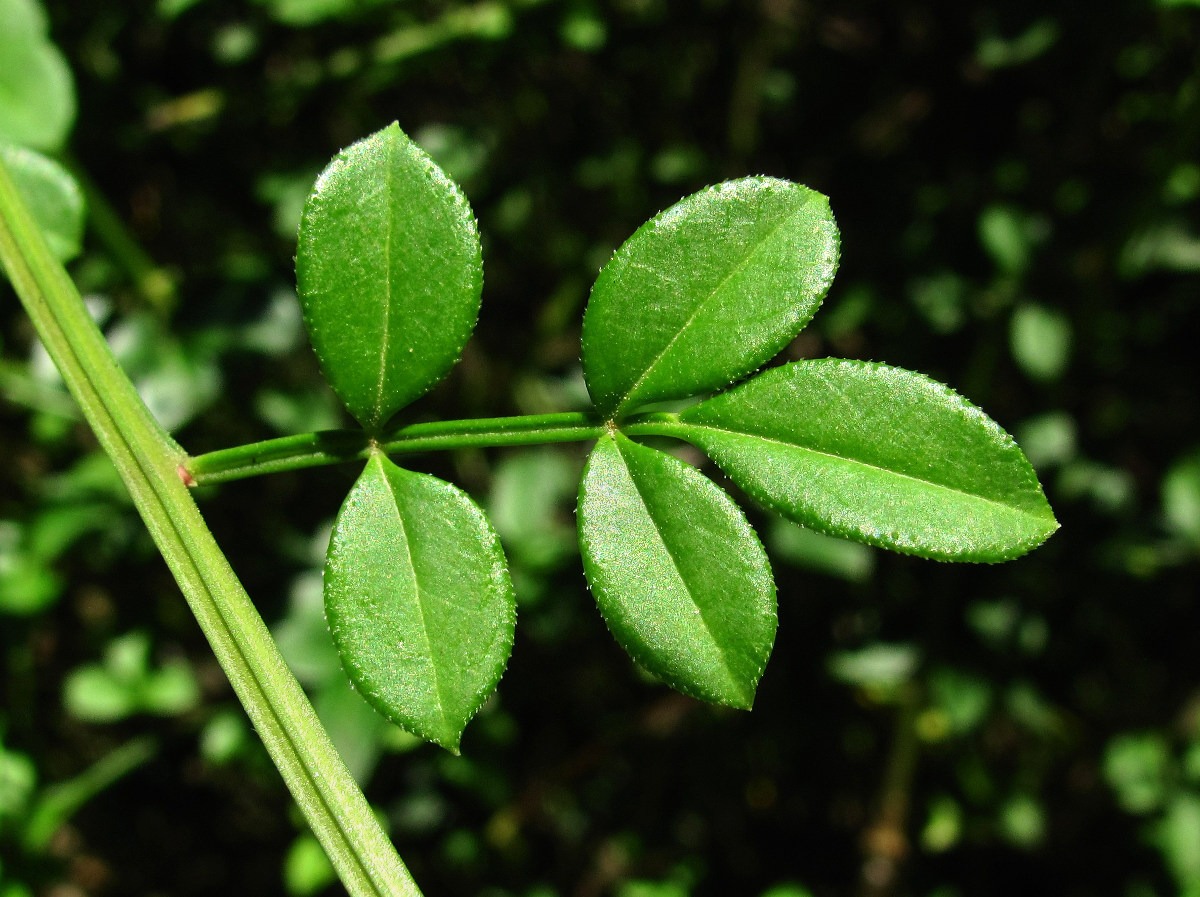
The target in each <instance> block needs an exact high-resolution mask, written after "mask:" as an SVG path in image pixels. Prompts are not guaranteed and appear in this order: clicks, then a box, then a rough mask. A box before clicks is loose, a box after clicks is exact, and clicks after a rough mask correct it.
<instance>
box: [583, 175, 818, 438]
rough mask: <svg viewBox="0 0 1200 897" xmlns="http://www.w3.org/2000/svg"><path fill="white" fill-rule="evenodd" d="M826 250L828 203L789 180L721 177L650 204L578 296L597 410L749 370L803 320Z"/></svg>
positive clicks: (695, 389)
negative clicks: (658, 207)
mask: <svg viewBox="0 0 1200 897" xmlns="http://www.w3.org/2000/svg"><path fill="white" fill-rule="evenodd" d="M837 259H838V232H837V225H836V224H835V223H834V220H833V214H832V213H831V212H830V210H829V201H828V200H827V199H826V198H825V197H824V196H822V195H821V194H820V193H816V192H815V191H813V190H810V189H808V188H807V187H802V186H800V185H799V184H792V183H789V182H787V181H781V180H776V179H774V178H745V179H743V180H738V181H728V182H726V183H723V184H718V185H717V186H715V187H709V188H708V189H706V190H702V191H700V192H699V193H695V194H693V195H692V196H689V197H687V198H686V199H683V200H682V201H680V202H679V203H677V204H675V205H674V206H672V207H671V208H669V209H667V210H666V211H665V212H661V213H659V214H658V215H657V216H655V217H654V218H653V219H652V220H651V221H649V222H647V223H646V224H644V225H643V226H642V227H640V228H638V230H637V232H636V233H634V235H633V236H632V237H630V238H629V239H628V240H627V241H626V242H625V244H624V245H623V246H621V248H620V249H618V250H617V252H616V254H615V255H614V256H613V258H612V260H611V261H609V263H608V264H607V265H605V266H604V269H603V270H602V271H601V272H600V276H599V277H598V278H597V279H596V284H595V286H594V287H593V288H592V294H591V298H590V299H589V300H588V306H587V311H586V312H585V314H584V318H583V370H584V375H585V377H586V378H587V384H588V390H589V391H590V392H591V395H592V400H593V401H594V402H595V404H596V407H597V409H598V410H599V411H600V413H601V414H603V415H604V416H606V417H609V418H611V417H614V416H616V415H620V414H622V413H624V412H626V411H630V410H633V409H634V408H635V407H636V406H638V405H644V404H646V403H648V402H656V401H662V400H665V399H677V398H685V397H687V396H692V395H695V394H697V393H701V392H706V391H708V390H711V389H718V388H721V387H724V386H727V385H728V384H729V383H731V382H733V381H734V380H736V379H738V378H740V377H743V376H745V375H746V374H748V373H750V372H751V371H753V370H755V369H756V368H758V367H759V366H761V365H762V364H763V363H764V362H766V361H767V360H768V359H769V358H771V357H772V356H773V355H775V354H776V353H777V352H779V350H780V349H782V348H783V347H784V346H785V345H786V344H787V342H788V341H789V340H790V339H791V338H792V337H793V336H795V335H796V333H798V332H799V331H800V329H801V328H802V327H804V325H805V324H807V323H808V321H809V319H810V318H812V316H813V314H814V313H815V312H816V310H817V307H818V306H819V305H820V304H821V299H822V298H823V297H824V296H825V293H826V291H827V290H828V289H829V284H830V282H831V281H832V279H833V273H834V270H835V269H836V268H837Z"/></svg>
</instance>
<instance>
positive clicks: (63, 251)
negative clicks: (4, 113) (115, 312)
mask: <svg viewBox="0 0 1200 897" xmlns="http://www.w3.org/2000/svg"><path fill="white" fill-rule="evenodd" d="M4 2H5V0H0V6H3V3H4ZM2 27H3V26H2V25H0V28H2ZM3 77H4V75H3V74H2V73H0V80H2V79H3ZM0 102H2V100H0ZM0 159H3V161H4V167H5V169H6V170H7V171H8V173H9V175H10V176H11V177H12V179H13V183H14V184H16V187H17V192H18V193H20V194H21V199H22V200H24V202H25V205H26V207H27V208H28V209H29V210H30V212H32V213H33V220H34V221H35V222H37V225H38V227H39V229H40V230H41V232H42V236H43V237H45V238H46V245H47V246H49V247H50V251H51V252H52V253H53V254H54V256H55V258H57V259H58V260H59V261H61V262H65V261H69V260H70V259H73V258H74V257H75V256H77V255H79V252H80V250H81V248H82V244H83V222H84V201H83V191H82V190H80V189H79V184H78V183H76V181H75V178H73V177H72V176H71V175H70V173H69V172H68V171H67V170H66V169H65V168H63V167H62V166H61V165H59V164H58V163H57V162H55V161H54V160H53V159H47V158H46V157H45V156H43V155H41V154H40V153H35V152H34V151H32V150H28V149H22V148H20V147H17V146H6V145H4V144H3V143H0Z"/></svg>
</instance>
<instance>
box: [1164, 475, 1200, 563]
mask: <svg viewBox="0 0 1200 897" xmlns="http://www.w3.org/2000/svg"><path fill="white" fill-rule="evenodd" d="M1162 506H1163V515H1164V516H1165V517H1166V521H1167V526H1168V527H1169V528H1170V529H1171V531H1172V532H1174V533H1176V534H1177V535H1179V536H1182V537H1184V538H1186V539H1188V540H1189V541H1192V542H1196V543H1198V544H1200V452H1197V453H1193V454H1191V455H1189V456H1187V457H1185V458H1181V459H1180V460H1178V461H1176V462H1175V463H1174V464H1173V465H1171V468H1170V469H1169V470H1168V471H1167V475H1166V476H1165V477H1163V482H1162Z"/></svg>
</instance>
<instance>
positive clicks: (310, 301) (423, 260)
mask: <svg viewBox="0 0 1200 897" xmlns="http://www.w3.org/2000/svg"><path fill="white" fill-rule="evenodd" d="M296 282H297V286H298V289H299V293H300V301H301V304H302V306H303V308H304V321H305V324H306V325H307V327H308V333H309V338H310V339H311V340H312V344H313V348H314V349H315V350H316V353H317V358H318V360H319V361H320V363H321V369H322V370H323V371H324V373H325V377H326V378H327V379H328V380H329V383H330V385H331V386H332V387H333V390H334V392H336V393H337V394H338V396H339V397H340V398H341V400H342V401H343V402H344V403H345V405H346V407H347V408H349V409H350V413H351V414H353V415H354V417H355V418H357V419H358V421H359V423H361V424H362V425H363V426H364V427H366V428H367V429H368V430H372V431H375V430H378V429H379V428H380V427H381V426H382V425H383V424H385V423H386V422H387V420H388V418H390V417H391V416H392V415H393V414H395V413H396V412H397V411H399V410H400V409H401V408H403V407H404V406H405V405H407V404H408V403H409V402H411V401H413V400H414V399H416V398H417V397H418V396H420V395H422V394H424V393H425V392H426V391H428V390H429V388H430V387H432V386H433V385H434V384H435V383H437V382H438V380H440V379H441V378H442V377H443V376H445V374H446V372H447V371H448V370H449V369H450V368H451V366H453V364H454V363H455V361H457V360H458V357H459V354H460V353H461V352H462V348H463V346H464V345H466V342H467V339H468V338H469V337H470V335H471V331H472V330H473V329H474V327H475V321H476V319H477V317H478V315H479V298H480V292H481V291H482V289H483V260H482V255H481V251H480V246H479V232H478V229H477V228H476V226H475V218H474V216H473V215H472V213H471V208H470V206H468V205H467V200H466V198H465V197H464V196H463V194H462V191H461V190H459V188H458V186H457V185H456V184H454V182H453V181H451V180H450V179H449V178H448V177H447V176H446V175H445V173H444V172H443V171H442V170H441V169H440V168H438V167H437V165H435V164H434V162H433V160H432V159H430V158H429V157H428V156H427V155H426V154H425V153H424V152H423V151H422V150H421V149H420V148H419V147H418V146H417V145H416V144H415V143H413V142H412V141H411V140H410V139H409V138H408V137H407V136H406V135H405V134H404V132H402V131H401V130H400V127H399V126H398V125H396V124H392V125H389V126H388V127H386V128H384V129H383V130H382V131H379V132H377V133H375V134H373V135H371V136H370V137H368V138H366V139H365V140H362V141H360V142H358V143H356V144H354V145H353V146H351V147H349V148H348V149H345V150H343V151H342V152H341V153H339V154H338V155H337V157H336V158H335V159H334V160H333V162H331V163H330V165H329V167H328V168H326V169H325V171H324V172H322V174H321V176H320V177H319V178H318V179H317V185H316V187H315V189H314V190H313V193H312V195H311V196H310V197H309V199H308V202H307V204H306V205H305V207H304V215H303V217H302V219H301V223H300V237H299V243H298V245H297V248H296Z"/></svg>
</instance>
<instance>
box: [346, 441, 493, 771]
mask: <svg viewBox="0 0 1200 897" xmlns="http://www.w3.org/2000/svg"><path fill="white" fill-rule="evenodd" d="M325 613H326V616H327V617H328V620H329V628H330V631H331V633H332V634H333V641H334V644H335V645H336V646H337V649H338V653H339V654H341V657H342V665H343V666H344V667H345V668H346V672H347V673H348V674H349V676H350V679H351V681H353V682H354V684H355V685H356V686H357V687H358V689H359V691H361V692H362V693H363V695H364V696H365V697H366V699H367V701H368V702H370V704H371V705H372V706H373V707H374V708H375V709H376V710H378V711H379V712H380V713H382V714H383V715H384V716H386V717H387V718H388V719H390V720H391V721H392V722H394V723H396V724H398V725H400V726H403V727H404V728H405V729H408V730H409V731H410V732H413V733H414V734H416V735H419V736H421V737H422V738H425V739H427V740H429V741H434V742H436V743H438V744H440V745H442V747H445V748H447V749H449V750H451V751H454V752H457V751H458V743H459V739H460V738H461V737H462V731H463V729H464V728H465V726H466V724H467V721H468V720H470V718H471V717H472V716H474V714H475V712H476V711H477V710H478V709H479V707H480V706H481V705H482V704H483V701H484V699H485V698H486V697H487V696H488V695H489V694H490V693H491V692H492V690H493V689H494V688H495V686H496V683H497V682H498V681H499V679H500V676H501V674H502V673H503V672H504V666H505V664H506V663H507V662H508V656H509V654H510V653H511V652H512V643H513V629H514V626H515V623H516V604H515V601H514V598H513V589H512V583H511V581H510V580H509V576H508V569H507V567H506V565H505V562H504V553H503V551H502V549H501V548H500V541H499V539H498V538H497V537H496V534H495V532H494V531H493V530H492V527H491V525H490V524H489V523H488V521H487V518H486V517H485V516H484V514H483V512H482V511H481V510H480V509H479V507H478V506H477V505H476V504H475V503H474V502H473V501H471V499H470V498H468V497H467V496H466V495H465V494H464V493H463V492H461V491H460V490H459V489H458V488H456V487H455V486H452V485H451V484H450V483H447V482H445V481H443V480H439V479H437V478H436V477H432V476H428V475H426V474H420V473H413V472H412V471H408V470H403V469H402V468H400V467H397V466H396V465H395V464H393V463H392V462H391V461H389V460H387V458H385V457H384V456H383V455H379V454H377V455H375V456H373V457H372V458H371V460H370V461H368V462H367V466H366V469H365V470H364V471H363V473H362V475H361V476H360V477H359V479H358V481H357V482H356V483H355V484H354V487H353V488H352V489H351V490H350V494H349V495H348V496H347V497H346V501H345V503H344V504H343V505H342V509H341V511H340V512H339V513H338V517H337V522H336V523H335V524H334V529H333V535H332V537H331V538H330V541H329V556H328V559H327V561H326V565H325Z"/></svg>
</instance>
